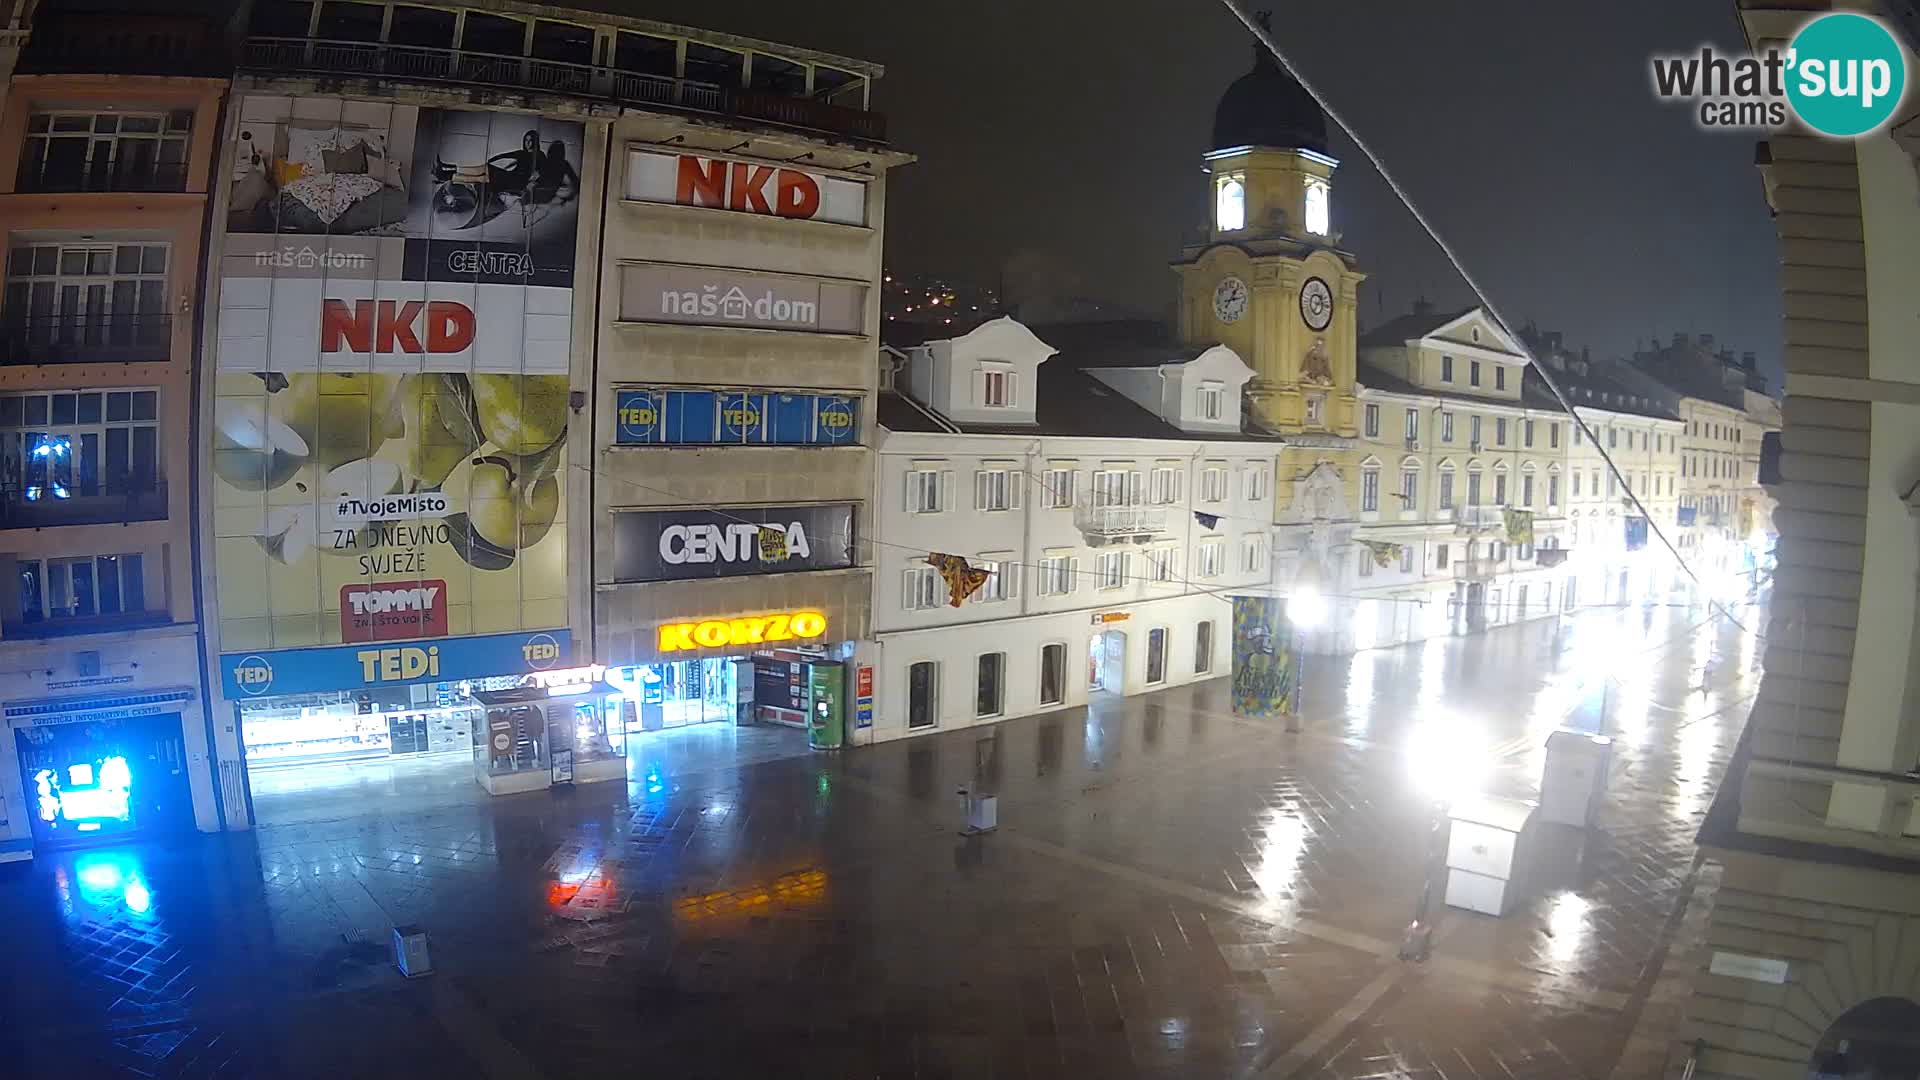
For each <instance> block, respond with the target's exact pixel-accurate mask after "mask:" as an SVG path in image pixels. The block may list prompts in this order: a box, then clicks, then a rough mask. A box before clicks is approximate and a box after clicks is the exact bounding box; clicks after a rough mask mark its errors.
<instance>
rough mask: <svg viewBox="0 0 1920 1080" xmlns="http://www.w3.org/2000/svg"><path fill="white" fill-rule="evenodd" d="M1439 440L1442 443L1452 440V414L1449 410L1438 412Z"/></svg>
mask: <svg viewBox="0 0 1920 1080" xmlns="http://www.w3.org/2000/svg"><path fill="white" fill-rule="evenodd" d="M1440 441H1441V442H1443V443H1450V442H1452V441H1453V414H1452V413H1450V412H1443V413H1441V414H1440Z"/></svg>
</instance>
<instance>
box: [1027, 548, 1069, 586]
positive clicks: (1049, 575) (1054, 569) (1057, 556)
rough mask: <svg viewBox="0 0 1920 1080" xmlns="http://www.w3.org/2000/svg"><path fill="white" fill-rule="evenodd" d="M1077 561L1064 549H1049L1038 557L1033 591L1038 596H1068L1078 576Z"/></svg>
mask: <svg viewBox="0 0 1920 1080" xmlns="http://www.w3.org/2000/svg"><path fill="white" fill-rule="evenodd" d="M1079 562H1080V560H1078V559H1076V558H1074V557H1073V556H1072V555H1071V554H1070V553H1068V552H1065V551H1049V552H1047V553H1046V554H1045V555H1043V556H1042V557H1041V559H1040V565H1039V566H1038V567H1037V568H1036V569H1037V570H1038V571H1039V572H1038V573H1037V574H1035V575H1034V587H1033V591H1034V593H1035V594H1036V595H1039V596H1070V595H1072V594H1073V587H1074V582H1075V581H1076V579H1077V578H1078V577H1079V570H1080V567H1079Z"/></svg>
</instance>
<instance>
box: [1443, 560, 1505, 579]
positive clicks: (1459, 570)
mask: <svg viewBox="0 0 1920 1080" xmlns="http://www.w3.org/2000/svg"><path fill="white" fill-rule="evenodd" d="M1499 573H1500V563H1499V562H1498V561H1496V560H1493V559H1455V560H1454V561H1453V579H1454V580H1455V581H1492V580H1493V579H1494V577H1495V575H1497V574H1499Z"/></svg>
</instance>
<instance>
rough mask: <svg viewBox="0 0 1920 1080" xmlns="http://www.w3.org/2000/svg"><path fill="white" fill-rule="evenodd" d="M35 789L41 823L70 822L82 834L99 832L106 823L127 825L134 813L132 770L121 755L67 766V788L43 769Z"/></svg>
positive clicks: (55, 774)
mask: <svg viewBox="0 0 1920 1080" xmlns="http://www.w3.org/2000/svg"><path fill="white" fill-rule="evenodd" d="M33 786H34V802H35V808H36V809H37V811H38V812H39V815H40V820H41V821H48V822H54V823H56V824H57V823H59V822H61V821H70V822H73V823H74V825H75V827H76V829H77V830H78V831H80V832H96V831H98V830H99V828H100V824H101V822H103V821H125V820H127V818H128V817H129V816H130V814H131V812H132V806H133V800H132V789H133V770H132V768H130V767H129V766H128V765H127V759H126V758H124V757H120V756H118V755H115V756H113V757H109V758H103V759H101V760H99V761H98V762H84V761H83V762H75V763H74V764H72V765H69V766H67V781H66V783H64V784H63V783H61V782H60V774H59V773H57V772H54V771H53V770H52V769H41V770H40V771H39V772H37V773H35V774H34V777H33Z"/></svg>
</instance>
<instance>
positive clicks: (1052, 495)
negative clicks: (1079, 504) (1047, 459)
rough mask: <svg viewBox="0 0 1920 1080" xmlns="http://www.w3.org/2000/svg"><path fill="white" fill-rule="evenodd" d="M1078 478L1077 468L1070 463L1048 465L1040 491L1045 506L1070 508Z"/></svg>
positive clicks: (1075, 492)
mask: <svg viewBox="0 0 1920 1080" xmlns="http://www.w3.org/2000/svg"><path fill="white" fill-rule="evenodd" d="M1079 478H1080V473H1079V470H1077V469H1075V468H1074V467H1073V466H1071V465H1053V466H1049V467H1048V469H1047V472H1046V480H1045V481H1044V482H1045V485H1046V487H1045V490H1044V491H1043V492H1042V495H1043V496H1044V501H1045V504H1046V506H1047V507H1048V508H1049V509H1052V510H1070V509H1072V508H1073V500H1074V496H1075V495H1076V494H1077V491H1076V490H1075V489H1076V488H1077V487H1078V483H1079Z"/></svg>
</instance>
